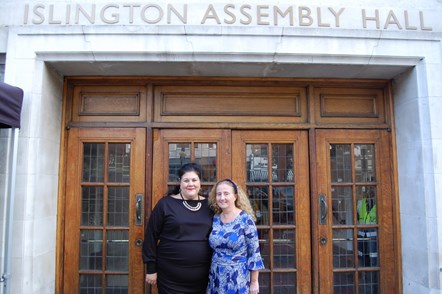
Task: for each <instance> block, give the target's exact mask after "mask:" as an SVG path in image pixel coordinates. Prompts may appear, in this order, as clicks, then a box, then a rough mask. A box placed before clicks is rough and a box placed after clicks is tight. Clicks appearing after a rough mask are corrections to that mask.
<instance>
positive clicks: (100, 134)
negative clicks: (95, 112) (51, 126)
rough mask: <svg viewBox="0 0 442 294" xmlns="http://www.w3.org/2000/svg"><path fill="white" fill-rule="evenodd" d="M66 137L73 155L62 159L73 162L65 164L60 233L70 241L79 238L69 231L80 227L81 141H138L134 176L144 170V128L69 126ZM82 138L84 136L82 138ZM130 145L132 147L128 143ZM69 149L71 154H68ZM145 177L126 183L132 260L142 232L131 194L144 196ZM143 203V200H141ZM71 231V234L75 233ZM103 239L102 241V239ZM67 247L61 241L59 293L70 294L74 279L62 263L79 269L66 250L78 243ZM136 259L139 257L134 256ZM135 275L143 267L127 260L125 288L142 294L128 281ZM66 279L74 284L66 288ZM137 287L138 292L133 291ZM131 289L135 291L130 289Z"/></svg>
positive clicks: (75, 248)
mask: <svg viewBox="0 0 442 294" xmlns="http://www.w3.org/2000/svg"><path fill="white" fill-rule="evenodd" d="M69 136H70V138H69V139H67V143H68V152H69V153H70V155H69V156H73V157H75V158H76V160H75V159H74V158H71V159H69V158H66V159H67V162H69V161H73V162H72V164H67V170H66V194H65V195H66V196H65V197H64V200H63V201H64V203H65V209H66V210H65V213H68V212H70V216H69V217H68V216H67V215H63V217H64V218H66V217H68V218H69V220H65V225H64V230H63V236H68V237H69V238H72V239H73V240H77V241H78V240H79V236H77V237H75V235H74V236H73V235H72V233H73V232H76V233H78V232H79V231H78V229H79V228H80V217H81V204H80V198H81V192H80V191H78V187H80V184H81V180H80V178H81V176H82V174H81V167H82V163H81V162H79V160H78V159H79V158H80V157H81V155H82V154H83V151H82V149H81V147H82V144H83V143H84V142H99V141H113V142H128V141H129V142H134V141H136V140H138V143H137V144H138V145H137V146H135V147H136V148H132V150H133V151H132V150H131V152H132V153H131V162H130V165H131V172H132V171H133V173H131V175H132V176H135V175H137V174H138V171H139V170H141V171H142V172H143V173H144V172H145V169H146V166H145V162H146V159H145V149H146V147H145V144H146V131H145V129H143V128H131V129H121V128H120V129H102V128H96V129H79V128H75V129H71V131H70V133H69ZM82 138H84V139H82ZM132 147H134V146H132ZM72 152H73V154H72ZM69 175H74V176H72V177H69ZM145 189H146V179H145V176H139V175H138V179H137V180H135V181H134V182H133V184H132V182H131V183H130V191H129V217H130V218H129V227H130V228H132V229H131V230H130V231H129V232H130V234H129V236H128V238H129V240H128V242H129V243H128V244H129V246H130V247H129V248H132V251H131V252H129V254H130V255H129V260H131V259H136V258H137V257H136V256H141V247H140V246H136V245H135V244H136V243H137V240H142V239H143V235H144V223H142V224H141V226H136V225H135V218H134V216H135V213H134V209H135V194H137V193H142V194H143V195H146V190H145ZM144 199H146V196H144ZM144 202H146V200H144ZM76 233H75V234H76ZM103 242H104V241H103ZM71 244H72V245H71V246H70V247H71V248H70V249H67V247H68V246H69V244H67V243H65V244H64V247H63V257H62V258H63V262H64V263H63V267H62V268H61V271H62V275H61V276H62V277H61V279H62V280H61V283H62V284H61V286H62V287H61V288H60V289H61V290H60V291H61V292H62V293H70V292H71V291H72V288H73V287H74V288H75V287H79V284H78V279H77V278H76V277H73V276H72V275H69V276H68V273H66V270H65V268H66V266H69V268H72V270H73V271H74V272H75V276H77V273H78V270H79V258H78V256H77V255H76V254H74V255H71V254H69V252H72V251H76V252H77V253H78V252H79V248H78V247H79V244H78V243H75V242H74V243H71ZM137 259H139V260H140V262H141V259H140V258H137ZM135 276H140V277H141V276H144V266H142V265H140V264H139V263H138V264H137V263H134V262H132V263H129V264H128V287H129V289H132V291H131V293H140V294H141V293H142V292H143V291H142V290H143V289H138V288H137V287H134V285H132V284H131V282H132V281H133V280H134V279H135V278H134V277H135ZM66 279H67V280H68V281H76V282H77V284H76V285H75V286H71V287H69V284H68V285H66V283H65V281H66ZM136 289H138V291H137V290H136ZM134 291H135V292H134Z"/></svg>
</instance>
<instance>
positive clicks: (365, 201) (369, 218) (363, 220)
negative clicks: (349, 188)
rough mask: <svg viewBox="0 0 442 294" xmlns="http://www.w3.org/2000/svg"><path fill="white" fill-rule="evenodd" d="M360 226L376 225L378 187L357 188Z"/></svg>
mask: <svg viewBox="0 0 442 294" xmlns="http://www.w3.org/2000/svg"><path fill="white" fill-rule="evenodd" d="M356 199H357V201H356V209H357V215H358V224H376V223H377V215H376V186H358V187H356Z"/></svg>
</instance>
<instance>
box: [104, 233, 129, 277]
mask: <svg viewBox="0 0 442 294" xmlns="http://www.w3.org/2000/svg"><path fill="white" fill-rule="evenodd" d="M106 244H107V248H106V269H107V270H108V271H120V272H121V271H127V270H128V269H129V232H128V231H107V240H106Z"/></svg>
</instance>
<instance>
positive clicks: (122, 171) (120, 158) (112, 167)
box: [108, 144, 130, 183]
mask: <svg viewBox="0 0 442 294" xmlns="http://www.w3.org/2000/svg"><path fill="white" fill-rule="evenodd" d="M108 173H109V177H108V181H109V182H110V183H129V181H130V144H109V159H108Z"/></svg>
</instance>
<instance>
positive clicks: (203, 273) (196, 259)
mask: <svg viewBox="0 0 442 294" xmlns="http://www.w3.org/2000/svg"><path fill="white" fill-rule="evenodd" d="M178 175H179V178H180V189H179V191H177V193H173V194H171V195H168V196H166V197H163V198H162V199H160V201H158V204H157V205H156V206H155V208H154V209H153V211H152V214H151V216H150V219H149V223H148V225H147V229H146V232H145V236H144V243H143V262H144V263H145V264H146V265H147V274H146V283H149V284H152V285H155V284H157V286H158V293H159V294H180V293H192V294H199V293H201V294H203V293H205V291H206V287H207V282H208V274H209V268H210V260H211V254H212V251H211V248H210V247H209V243H208V237H209V233H210V229H211V225H212V216H213V213H212V211H211V210H210V209H209V206H208V204H207V199H206V198H205V197H203V196H201V195H199V190H200V188H201V181H200V179H201V169H200V167H199V166H198V165H197V164H195V163H188V164H185V165H183V166H182V167H181V169H180V171H179V174H178Z"/></svg>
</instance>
